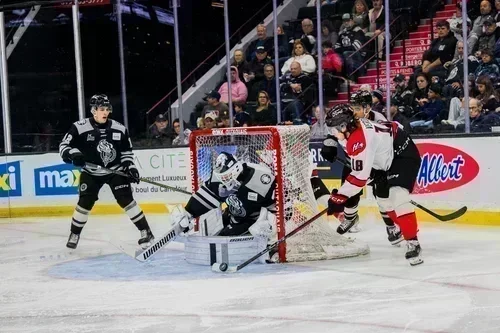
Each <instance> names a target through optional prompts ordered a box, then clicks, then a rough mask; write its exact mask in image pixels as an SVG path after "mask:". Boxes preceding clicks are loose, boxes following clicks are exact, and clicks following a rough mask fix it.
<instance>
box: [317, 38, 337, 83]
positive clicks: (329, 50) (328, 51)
mask: <svg viewBox="0 0 500 333" xmlns="http://www.w3.org/2000/svg"><path fill="white" fill-rule="evenodd" d="M321 46H322V49H323V58H322V59H323V61H322V65H323V70H324V71H325V72H328V73H332V74H339V75H340V74H341V73H342V57H340V56H339V55H338V54H337V53H335V51H334V50H333V44H332V42H330V41H324V42H323V43H322V44H321Z"/></svg>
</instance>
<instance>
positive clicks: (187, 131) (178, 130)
mask: <svg viewBox="0 0 500 333" xmlns="http://www.w3.org/2000/svg"><path fill="white" fill-rule="evenodd" d="M172 127H173V129H174V133H175V138H174V140H172V145H173V146H181V145H187V144H189V136H190V135H191V130H190V129H188V128H186V125H184V140H183V141H181V137H180V134H181V122H180V121H179V118H176V119H174V122H173V123H172Z"/></svg>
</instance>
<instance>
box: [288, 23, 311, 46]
mask: <svg viewBox="0 0 500 333" xmlns="http://www.w3.org/2000/svg"><path fill="white" fill-rule="evenodd" d="M302 32H303V34H302V36H300V38H299V39H300V41H301V42H302V46H303V47H304V48H305V49H306V50H307V52H308V53H315V49H316V48H315V45H316V38H315V37H314V24H313V21H311V20H310V19H308V18H306V19H303V20H302ZM290 44H293V46H294V48H295V41H294V40H293V39H292V40H290Z"/></svg>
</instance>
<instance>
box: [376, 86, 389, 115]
mask: <svg viewBox="0 0 500 333" xmlns="http://www.w3.org/2000/svg"><path fill="white" fill-rule="evenodd" d="M384 109H386V110H387V108H386V107H385V105H384V94H382V92H381V91H380V90H378V89H376V90H374V91H372V110H373V111H376V112H379V113H383V112H384Z"/></svg>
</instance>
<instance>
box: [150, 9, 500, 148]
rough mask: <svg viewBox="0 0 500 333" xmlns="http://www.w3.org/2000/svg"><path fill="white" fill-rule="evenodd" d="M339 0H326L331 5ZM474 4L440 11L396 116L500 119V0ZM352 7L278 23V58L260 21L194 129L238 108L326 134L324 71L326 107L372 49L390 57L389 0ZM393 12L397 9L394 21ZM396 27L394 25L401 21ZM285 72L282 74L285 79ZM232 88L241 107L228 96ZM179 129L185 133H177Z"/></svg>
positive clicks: (246, 122)
mask: <svg viewBox="0 0 500 333" xmlns="http://www.w3.org/2000/svg"><path fill="white" fill-rule="evenodd" d="M335 2H336V1H335V0H324V1H322V5H323V8H324V7H325V6H330V5H334V4H335ZM344 2H345V1H344ZM315 3H316V0H311V1H309V3H307V6H315ZM474 5H477V6H479V11H478V14H477V15H476V16H474V14H473V13H474V12H475V11H474V10H471V11H469V13H470V15H471V17H467V19H466V20H464V19H463V18H462V16H461V2H460V0H459V2H458V3H457V5H456V13H455V15H453V17H452V18H450V19H447V20H443V19H439V18H435V19H434V23H435V24H434V27H433V30H434V32H436V33H437V36H436V37H434V39H433V40H432V42H431V43H430V46H429V47H428V50H427V51H426V52H424V53H423V55H422V58H421V61H419V62H418V63H417V66H414V67H413V74H411V75H409V76H405V75H404V74H397V75H395V76H393V78H392V80H393V83H394V86H395V89H394V90H393V91H391V100H390V105H391V107H390V114H391V118H392V119H394V120H397V121H398V122H400V123H401V124H402V125H403V126H404V127H405V128H406V129H407V130H408V131H411V132H414V133H432V132H463V131H464V126H465V117H469V119H470V124H471V131H472V132H490V131H491V128H492V127H495V126H500V94H499V92H498V88H499V87H500V65H499V63H500V39H499V37H500V0H495V1H493V2H490V1H487V0H484V1H481V2H480V3H477V4H476V2H475V1H470V2H469V6H474ZM351 8H352V9H351V10H350V12H345V13H340V14H339V16H335V17H333V18H326V19H323V21H322V22H321V26H320V27H316V22H317V21H316V19H315V18H312V19H310V18H304V19H302V20H301V22H300V26H299V25H298V24H297V28H296V29H293V28H292V29H290V27H288V28H287V29H284V27H282V26H279V27H278V31H276V34H277V35H278V45H279V49H278V55H279V59H278V64H279V67H277V68H276V67H275V61H274V56H275V52H274V40H273V37H272V36H269V34H268V31H267V29H266V27H265V26H264V25H259V26H257V28H256V33H257V38H256V39H255V40H254V41H252V42H251V43H250V44H249V45H248V47H247V48H246V49H239V50H236V51H235V52H234V58H233V60H232V64H231V71H230V72H231V77H230V78H229V80H231V90H229V88H228V82H227V81H228V78H227V77H226V75H224V77H223V78H222V79H221V81H220V83H219V84H218V85H217V86H215V87H213V90H211V91H209V92H208V93H207V94H206V96H205V98H204V99H203V101H200V103H198V105H197V106H196V108H195V110H194V111H193V113H192V114H191V118H190V121H189V123H187V124H185V128H187V130H186V131H187V132H186V133H187V134H189V131H190V130H193V129H200V128H214V127H228V126H230V125H229V113H230V112H232V113H233V117H234V125H233V126H236V127H238V126H260V125H277V124H278V125H280V124H282V125H293V124H304V123H305V124H309V125H311V128H312V136H313V137H318V138H320V137H323V136H324V135H325V128H320V127H319V126H320V125H319V122H318V117H319V113H318V110H319V107H317V104H318V103H317V100H318V98H317V97H318V85H317V81H318V76H319V75H322V77H323V88H324V104H325V105H324V108H325V109H326V108H328V107H331V104H329V101H332V100H333V101H335V100H336V99H337V96H338V93H339V91H340V90H341V88H344V87H345V83H346V82H349V84H355V83H357V80H358V78H359V77H360V76H363V75H366V72H367V69H368V67H367V66H368V63H369V61H370V59H376V58H379V59H380V60H384V58H385V52H383V48H384V47H385V41H384V36H385V33H384V29H385V26H384V23H385V17H384V14H385V11H384V6H383V1H382V0H372V1H371V3H370V5H368V3H367V2H366V1H365V0H355V1H352V7H351ZM394 16H395V15H394ZM394 16H393V15H392V14H391V15H390V18H389V19H390V20H391V22H392V20H393V19H394ZM395 20H396V19H394V21H395ZM463 21H466V22H467V23H466V24H467V27H468V29H469V34H468V36H469V37H468V39H467V40H466V41H465V40H463V37H462V22H463ZM393 26H394V27H396V26H397V25H396V24H394V25H393ZM318 28H319V29H321V33H322V44H321V50H322V68H323V72H322V73H318V57H317V44H316V37H315V36H317V34H316V29H318ZM390 33H391V35H392V34H394V32H393V31H392V26H391V32H390ZM391 43H392V42H391ZM464 43H467V46H468V50H469V51H470V52H469V53H468V56H464V52H463V50H464V47H463V46H464ZM389 47H391V48H392V47H394V45H392V44H391V45H389ZM367 60H368V61H367ZM464 61H467V62H468V65H469V66H468V68H469V71H468V73H463V62H464ZM276 75H278V76H279V88H278V89H277V87H276V82H275V76H276ZM464 78H465V80H467V79H468V82H469V84H470V85H469V86H470V89H469V96H470V97H471V98H470V104H469V106H468V108H467V107H466V106H465V105H464V91H463V86H464ZM384 79H385V77H382V78H381V81H382V80H384ZM359 89H365V90H369V91H370V92H371V93H372V96H373V106H372V109H373V110H374V111H375V112H381V113H383V114H384V115H385V114H386V113H387V112H386V101H385V100H386V92H385V91H384V90H382V89H376V90H373V88H371V86H370V85H361V87H360V88H359ZM354 92H355V91H350V92H349V93H354ZM229 94H231V96H232V102H233V110H229V107H228V105H227V104H228V100H229ZM278 94H279V95H280V97H281V105H280V109H281V115H280V116H281V117H280V119H281V122H280V123H278V118H279V117H278V114H277V110H278V108H277V105H276V101H277V98H276V97H277V95H278ZM467 109H468V112H467ZM155 126H156V125H155ZM158 126H160V125H158ZM158 126H157V127H155V131H157V130H158V128H160V127H158ZM176 135H178V133H173V134H172V135H170V136H169V137H170V138H171V137H176ZM171 140H175V139H171ZM177 142H179V140H177Z"/></svg>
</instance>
